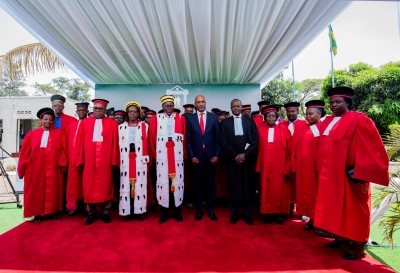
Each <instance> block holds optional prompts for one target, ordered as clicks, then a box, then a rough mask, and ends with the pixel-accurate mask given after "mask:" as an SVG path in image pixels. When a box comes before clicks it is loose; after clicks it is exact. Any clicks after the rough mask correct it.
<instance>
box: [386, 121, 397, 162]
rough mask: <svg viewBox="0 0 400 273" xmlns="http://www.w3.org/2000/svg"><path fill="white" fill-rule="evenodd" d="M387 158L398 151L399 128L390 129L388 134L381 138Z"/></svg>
mask: <svg viewBox="0 0 400 273" xmlns="http://www.w3.org/2000/svg"><path fill="white" fill-rule="evenodd" d="M383 141H384V142H385V147H386V149H387V153H388V156H389V158H390V159H391V158H392V157H393V156H394V155H395V154H396V153H397V151H398V150H399V149H400V126H393V127H391V128H390V133H389V134H387V135H385V136H384V137H383Z"/></svg>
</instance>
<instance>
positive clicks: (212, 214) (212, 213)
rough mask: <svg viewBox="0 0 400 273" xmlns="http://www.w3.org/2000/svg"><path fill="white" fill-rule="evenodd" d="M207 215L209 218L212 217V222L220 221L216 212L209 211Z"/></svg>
mask: <svg viewBox="0 0 400 273" xmlns="http://www.w3.org/2000/svg"><path fill="white" fill-rule="evenodd" d="M207 215H208V217H210V219H211V220H212V221H217V220H218V218H217V216H216V215H215V213H214V210H209V211H208V212H207Z"/></svg>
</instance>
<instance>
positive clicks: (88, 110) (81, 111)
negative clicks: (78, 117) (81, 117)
mask: <svg viewBox="0 0 400 273" xmlns="http://www.w3.org/2000/svg"><path fill="white" fill-rule="evenodd" d="M87 111H89V110H76V112H87Z"/></svg>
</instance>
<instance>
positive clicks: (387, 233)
mask: <svg viewBox="0 0 400 273" xmlns="http://www.w3.org/2000/svg"><path fill="white" fill-rule="evenodd" d="M389 212H390V215H385V216H383V220H382V221H381V222H380V223H379V226H380V227H382V228H383V235H384V241H387V242H388V243H389V244H391V245H392V247H393V233H395V232H397V231H399V230H400V224H399V223H400V201H397V202H395V203H393V204H392V206H391V208H390V210H389Z"/></svg>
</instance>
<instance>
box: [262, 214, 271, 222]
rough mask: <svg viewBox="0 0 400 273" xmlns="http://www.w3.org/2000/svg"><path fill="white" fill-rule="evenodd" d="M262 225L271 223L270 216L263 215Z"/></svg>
mask: <svg viewBox="0 0 400 273" xmlns="http://www.w3.org/2000/svg"><path fill="white" fill-rule="evenodd" d="M264 223H266V224H271V223H272V219H271V216H270V215H268V214H267V215H265V217H264Z"/></svg>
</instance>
